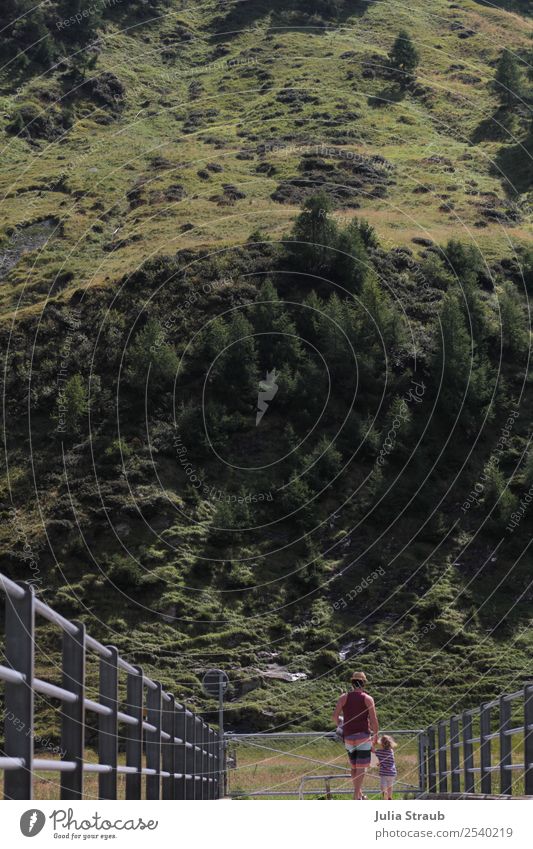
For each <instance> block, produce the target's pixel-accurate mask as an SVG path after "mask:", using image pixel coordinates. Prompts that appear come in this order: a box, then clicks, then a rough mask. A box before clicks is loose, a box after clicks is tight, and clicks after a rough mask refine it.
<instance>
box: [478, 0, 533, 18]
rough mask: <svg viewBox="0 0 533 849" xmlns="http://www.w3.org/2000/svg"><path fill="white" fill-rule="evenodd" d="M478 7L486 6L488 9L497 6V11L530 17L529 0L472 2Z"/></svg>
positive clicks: (479, 0) (484, 0) (481, 0)
mask: <svg viewBox="0 0 533 849" xmlns="http://www.w3.org/2000/svg"><path fill="white" fill-rule="evenodd" d="M474 1H475V2H476V3H478V4H479V5H480V6H486V7H487V8H488V9H492V8H494V6H497V7H498V8H499V9H505V11H506V12H518V13H519V14H521V15H527V16H529V17H531V15H532V14H533V12H532V10H531V0H474Z"/></svg>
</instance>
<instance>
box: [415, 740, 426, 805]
mask: <svg viewBox="0 0 533 849" xmlns="http://www.w3.org/2000/svg"><path fill="white" fill-rule="evenodd" d="M417 742H418V789H419V791H420V792H421V793H424V792H425V791H426V789H427V787H426V746H427V736H426V734H425V732H424V731H421V732H420V733H419V734H418V737H417Z"/></svg>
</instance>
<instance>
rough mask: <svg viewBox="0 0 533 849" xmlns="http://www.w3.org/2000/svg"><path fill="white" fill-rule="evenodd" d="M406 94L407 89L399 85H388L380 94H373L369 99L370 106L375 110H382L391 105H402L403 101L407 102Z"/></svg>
mask: <svg viewBox="0 0 533 849" xmlns="http://www.w3.org/2000/svg"><path fill="white" fill-rule="evenodd" d="M406 94H407V88H406V87H403V86H401V85H399V84H398V83H396V84H391V85H387V86H385V88H382V89H381V91H380V92H378V94H373V95H371V96H370V97H369V98H368V105H369V106H371V107H372V108H373V109H381V108H382V107H383V106H388V105H389V104H391V103H401V102H402V100H405V95H406Z"/></svg>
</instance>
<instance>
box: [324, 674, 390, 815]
mask: <svg viewBox="0 0 533 849" xmlns="http://www.w3.org/2000/svg"><path fill="white" fill-rule="evenodd" d="M365 685H366V675H365V673H364V672H354V674H353V675H352V691H351V692H350V693H344V694H343V695H342V696H341V697H340V699H339V701H338V702H337V705H336V707H335V710H334V711H333V717H332V719H333V722H334V724H335V725H337V726H338V725H340V724H341V720H340V718H341V716H342V736H343V738H344V745H345V747H346V749H347V751H348V758H349V761H350V766H351V770H352V781H353V790H354V793H353V797H354V799H365V798H366V797H365V796H363V781H364V780H365V772H366V771H367V769H368V767H369V766H370V755H371V753H372V744H374V745H376V743H377V740H378V731H379V725H378V717H377V714H376V707H375V705H374V699H373V698H372V696H369V695H368V693H366V692H365Z"/></svg>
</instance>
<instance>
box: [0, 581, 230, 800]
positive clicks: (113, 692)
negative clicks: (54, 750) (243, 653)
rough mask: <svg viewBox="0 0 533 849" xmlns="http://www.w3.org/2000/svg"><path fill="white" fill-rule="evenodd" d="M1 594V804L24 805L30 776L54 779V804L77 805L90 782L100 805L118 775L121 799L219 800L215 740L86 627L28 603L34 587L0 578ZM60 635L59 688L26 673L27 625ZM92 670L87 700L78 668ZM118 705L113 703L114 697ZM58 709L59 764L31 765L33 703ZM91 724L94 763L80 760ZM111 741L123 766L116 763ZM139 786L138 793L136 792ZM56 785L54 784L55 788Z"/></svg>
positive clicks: (30, 639)
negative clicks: (43, 700) (47, 625)
mask: <svg viewBox="0 0 533 849" xmlns="http://www.w3.org/2000/svg"><path fill="white" fill-rule="evenodd" d="M0 589H2V590H3V591H4V593H5V598H6V604H5V630H6V634H5V662H6V665H0V681H3V682H4V683H5V691H4V711H3V720H4V752H3V754H2V756H1V757H0V771H3V773H4V798H5V799H33V798H34V781H35V774H36V773H41V772H45V773H59V775H60V798H61V799H64V800H72V799H82V798H83V797H84V795H87V794H86V792H85V783H86V780H87V778H88V776H91V774H96V776H97V779H98V787H97V791H96V793H89V795H90V796H94V795H97V797H98V798H99V799H117V798H118V781H119V777H120V776H125V798H126V799H141V798H146V799H218V798H219V797H220V796H221V795H222V792H223V790H222V787H223V775H224V767H223V740H222V739H221V737H220V735H219V733H218V731H216V730H215V729H213V728H211V727H210V726H209V725H208V724H207V723H206V722H204V720H203V719H202V718H201V717H200V716H198V715H197V714H195V713H194V712H193V711H191V710H189V709H188V708H186V707H185V706H184V705H182V704H179V703H178V702H177V701H176V699H175V698H174V696H173V695H172V694H170V693H167V692H166V691H165V690H164V689H163V687H162V686H161V684H160V683H159V682H158V681H153V680H152V679H151V678H150V677H148V676H147V675H146V674H145V673H144V672H143V670H142V668H141V667H139V666H133V665H132V664H130V663H128V661H127V660H125V659H124V658H123V657H121V655H120V654H119V652H118V650H117V649H116V648H115V647H114V646H104V645H102V643H100V642H98V640H95V639H94V637H91V636H90V635H89V634H88V633H87V631H86V629H85V625H83V624H82V623H81V622H72V621H70V620H68V619H65V617H63V616H61V615H60V614H59V613H57V612H56V611H55V610H53V609H52V608H51V607H49V606H48V605H47V604H44V603H43V602H42V601H41V600H40V599H38V598H37V597H36V596H35V593H34V591H33V587H32V586H31V585H28V584H24V583H22V582H20V583H16V582H14V581H12V580H10V579H9V578H7V577H6V576H4V575H1V574H0ZM37 616H40V617H42V618H44V619H45V620H47V621H48V622H51V623H52V624H53V625H55V626H57V627H58V628H59V629H60V633H61V638H62V662H61V678H62V683H61V686H58V685H56V684H52V683H50V682H48V681H44V680H42V679H40V678H38V677H36V675H35V647H36V630H35V622H36V617H37ZM89 653H93V655H95V656H96V658H97V659H98V662H99V674H98V679H99V684H98V689H99V696H98V700H97V701H94V700H92V699H90V698H88V697H87V693H86V690H87V674H86V663H87V659H88V654H89ZM121 692H122V693H124V697H123V698H122V699H121V698H120V693H121ZM36 694H40V695H42V696H46V697H48V698H49V699H52V700H53V702H57V703H59V705H60V717H61V735H60V747H59V748H60V753H61V757H59V758H48V757H47V758H42V757H41V758H37V757H35V753H34V748H35V740H36V735H35V695H36ZM88 714H89V715H91V714H93V715H95V716H96V717H97V722H98V727H97V745H98V762H97V763H93V762H91V760H90V759H89V758H88V757H87V750H86V740H85V738H86V734H87V731H88V729H89V727H90V726H89V725H88V722H87V715H88ZM119 741H120V742H121V743H122V742H124V744H125V749H126V763H125V764H120V763H119V757H118V755H119ZM143 785H144V786H143ZM54 786H55V785H54Z"/></svg>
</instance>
